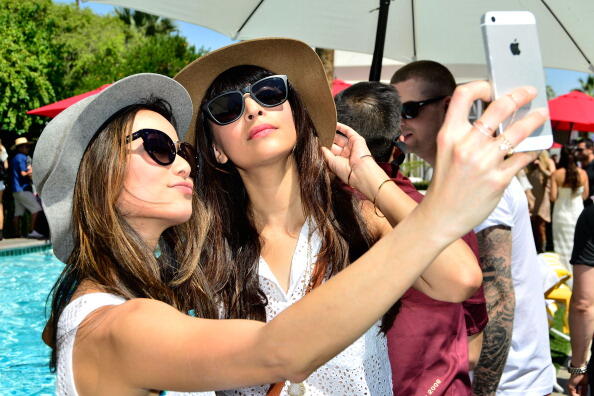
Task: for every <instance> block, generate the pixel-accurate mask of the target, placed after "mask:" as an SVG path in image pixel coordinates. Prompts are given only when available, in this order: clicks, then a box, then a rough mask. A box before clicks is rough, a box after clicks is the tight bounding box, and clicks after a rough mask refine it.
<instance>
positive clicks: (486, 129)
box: [472, 120, 495, 137]
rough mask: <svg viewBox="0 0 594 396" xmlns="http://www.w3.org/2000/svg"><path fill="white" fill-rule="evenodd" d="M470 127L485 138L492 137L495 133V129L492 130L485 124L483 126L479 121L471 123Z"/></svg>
mask: <svg viewBox="0 0 594 396" xmlns="http://www.w3.org/2000/svg"><path fill="white" fill-rule="evenodd" d="M472 126H473V127H474V128H475V129H476V130H477V131H479V132H480V133H481V134H483V135H485V136H488V137H493V132H494V131H495V129H493V128H492V127H490V126H488V125H487V124H485V123H484V122H482V121H481V120H476V121H475V122H473V123H472Z"/></svg>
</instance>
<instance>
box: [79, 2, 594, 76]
mask: <svg viewBox="0 0 594 396" xmlns="http://www.w3.org/2000/svg"><path fill="white" fill-rule="evenodd" d="M87 1H88V0H87ZM93 1H94V2H96V3H107V4H112V5H117V6H123V7H130V8H134V9H136V10H140V11H145V12H148V13H152V14H156V15H161V16H164V17H168V18H173V19H179V20H182V21H187V22H190V23H193V24H197V25H201V26H205V27H207V28H210V29H212V30H215V31H217V32H220V33H222V34H224V35H226V36H228V37H230V38H232V39H237V40H243V39H252V38H258V37H269V36H281V37H290V38H295V39H299V40H302V41H305V42H306V43H308V44H309V45H311V46H315V47H322V48H333V49H342V50H348V51H356V52H362V53H368V54H372V53H374V46H375V42H376V30H377V27H378V13H379V6H380V4H382V3H383V5H384V7H385V6H387V5H388V4H389V13H388V18H387V28H386V35H385V45H384V47H383V49H384V51H383V56H385V57H387V58H390V59H393V60H396V61H400V62H405V63H407V62H410V61H412V60H417V59H433V60H436V61H439V62H441V63H443V64H446V65H448V66H450V67H454V68H455V67H456V65H464V67H478V68H480V67H484V64H485V56H484V51H483V43H482V37H481V31H480V26H479V25H480V17H481V15H482V14H484V13H485V12H486V11H513V10H528V11H531V12H532V13H533V14H534V15H535V16H536V20H537V24H538V30H539V36H540V43H541V47H542V56H543V63H544V66H545V67H552V68H558V69H567V70H575V71H581V72H594V67H593V66H592V62H593V61H594V1H593V0H391V1H390V0H241V1H238V0H167V1H163V0H93ZM378 36H379V35H378ZM378 55H379V56H380V58H381V54H378ZM485 75H486V73H485Z"/></svg>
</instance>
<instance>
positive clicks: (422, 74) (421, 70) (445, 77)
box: [390, 60, 456, 98]
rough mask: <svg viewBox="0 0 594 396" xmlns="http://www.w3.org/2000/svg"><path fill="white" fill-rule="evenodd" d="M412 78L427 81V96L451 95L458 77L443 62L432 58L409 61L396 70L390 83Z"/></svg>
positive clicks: (424, 91)
mask: <svg viewBox="0 0 594 396" xmlns="http://www.w3.org/2000/svg"><path fill="white" fill-rule="evenodd" d="M412 78H417V79H420V80H423V81H425V82H426V83H427V84H425V86H424V88H423V95H426V96H427V98H435V97H438V96H450V95H452V94H453V93H454V90H455V89H456V79H455V78H454V76H453V75H452V72H450V71H449V70H448V68H447V67H445V66H444V65H442V64H441V63H438V62H435V61H431V60H421V61H416V62H411V63H408V64H406V65H404V66H402V67H401V68H400V69H398V70H396V72H395V73H394V75H393V76H392V79H391V80H390V84H397V83H400V82H403V81H406V80H410V79H412Z"/></svg>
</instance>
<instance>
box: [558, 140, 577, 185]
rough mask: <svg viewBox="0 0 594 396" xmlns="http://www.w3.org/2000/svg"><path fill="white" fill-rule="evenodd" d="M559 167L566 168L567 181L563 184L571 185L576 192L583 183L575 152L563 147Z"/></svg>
mask: <svg viewBox="0 0 594 396" xmlns="http://www.w3.org/2000/svg"><path fill="white" fill-rule="evenodd" d="M558 167H559V168H564V169H565V181H564V182H563V186H564V187H570V188H571V191H572V192H574V193H575V192H576V191H577V189H578V188H579V187H580V186H581V185H582V183H581V180H580V173H579V170H578V166H577V162H576V158H575V155H574V153H573V152H572V151H570V150H568V149H567V148H565V147H563V149H562V150H561V157H560V158H559V166H558Z"/></svg>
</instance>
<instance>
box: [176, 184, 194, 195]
mask: <svg viewBox="0 0 594 396" xmlns="http://www.w3.org/2000/svg"><path fill="white" fill-rule="evenodd" d="M172 187H173V188H175V189H177V190H180V191H181V192H182V193H184V194H192V193H193V192H194V185H193V184H192V183H190V182H179V183H176V184H174V185H173V186H172Z"/></svg>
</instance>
